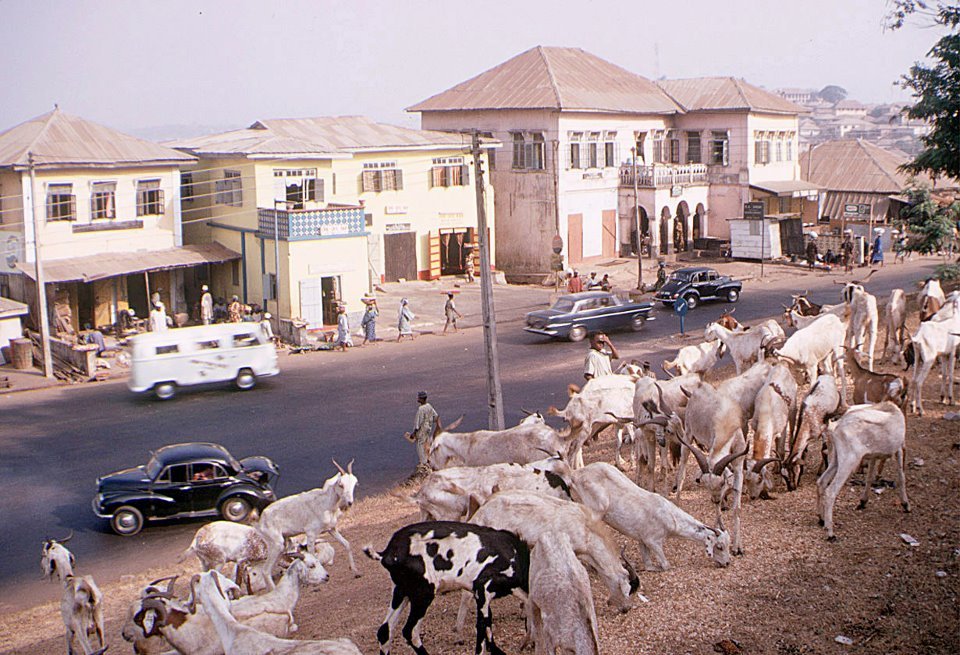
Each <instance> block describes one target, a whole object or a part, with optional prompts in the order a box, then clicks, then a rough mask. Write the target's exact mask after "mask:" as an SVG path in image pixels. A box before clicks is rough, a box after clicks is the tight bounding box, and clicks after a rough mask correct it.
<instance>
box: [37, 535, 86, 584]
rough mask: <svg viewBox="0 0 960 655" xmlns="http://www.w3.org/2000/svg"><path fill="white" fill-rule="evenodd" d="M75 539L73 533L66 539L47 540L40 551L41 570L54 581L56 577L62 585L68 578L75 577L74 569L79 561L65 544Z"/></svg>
mask: <svg viewBox="0 0 960 655" xmlns="http://www.w3.org/2000/svg"><path fill="white" fill-rule="evenodd" d="M72 538H73V532H72V531H71V532H70V534H68V535H67V536H66V537H65V538H64V539H45V540H44V541H43V546H42V547H41V550H40V570H41V571H43V576H44V577H45V578H47V579H49V580H53V578H54V576H56V578H57V580H58V581H59V582H60V584H63V581H64V580H65V579H66V578H67V576H70V575H73V567H74V566H76V565H77V560H76V558H75V557H74V556H73V553H71V552H70V551H69V550H68V549H67V548H66V547H65V546H64V545H63V544H65V543H67V542H68V541H70V540H71V539H72Z"/></svg>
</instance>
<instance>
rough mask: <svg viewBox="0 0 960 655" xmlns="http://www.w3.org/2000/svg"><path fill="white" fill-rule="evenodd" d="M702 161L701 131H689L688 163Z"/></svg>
mask: <svg viewBox="0 0 960 655" xmlns="http://www.w3.org/2000/svg"><path fill="white" fill-rule="evenodd" d="M701 161H702V159H701V154H700V133H699V132H687V163H688V164H699V163H701Z"/></svg>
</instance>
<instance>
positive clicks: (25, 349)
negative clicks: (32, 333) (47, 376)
mask: <svg viewBox="0 0 960 655" xmlns="http://www.w3.org/2000/svg"><path fill="white" fill-rule="evenodd" d="M10 359H11V360H12V362H13V368H15V369H18V370H21V371H22V370H24V369H28V368H33V343H32V342H31V341H30V339H11V340H10Z"/></svg>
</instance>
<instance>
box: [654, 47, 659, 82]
mask: <svg viewBox="0 0 960 655" xmlns="http://www.w3.org/2000/svg"><path fill="white" fill-rule="evenodd" d="M653 79H655V80H659V79H660V42H659V41H654V42H653Z"/></svg>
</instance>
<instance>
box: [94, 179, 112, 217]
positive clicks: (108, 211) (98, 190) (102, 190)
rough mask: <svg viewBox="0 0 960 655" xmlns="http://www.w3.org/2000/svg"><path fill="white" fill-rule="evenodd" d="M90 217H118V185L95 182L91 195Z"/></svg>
mask: <svg viewBox="0 0 960 655" xmlns="http://www.w3.org/2000/svg"><path fill="white" fill-rule="evenodd" d="M90 217H91V218H94V219H97V218H107V219H111V218H116V217H117V183H116V182H94V183H93V190H92V192H91V193H90Z"/></svg>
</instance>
